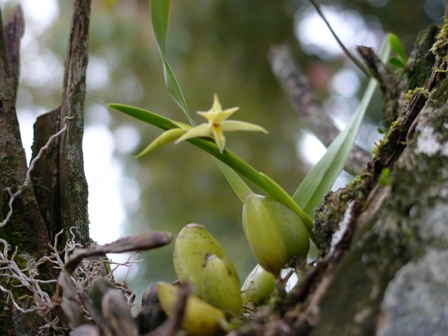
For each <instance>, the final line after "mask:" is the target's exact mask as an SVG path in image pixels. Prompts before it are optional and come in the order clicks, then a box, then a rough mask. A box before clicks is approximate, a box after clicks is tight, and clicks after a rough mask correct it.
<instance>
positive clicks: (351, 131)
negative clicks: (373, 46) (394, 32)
mask: <svg viewBox="0 0 448 336" xmlns="http://www.w3.org/2000/svg"><path fill="white" fill-rule="evenodd" d="M386 41H387V39H386V40H385V42H384V43H383V47H382V51H381V59H382V61H383V62H384V61H386V60H387V57H389V53H390V47H389V44H388V43H386ZM376 86H377V82H376V80H375V79H370V81H369V84H368V86H367V89H366V92H365V94H364V97H363V98H362V100H361V102H360V104H359V107H358V109H357V111H356V113H355V115H354V116H353V118H352V120H351V122H350V123H349V124H348V125H347V127H346V128H345V130H344V131H343V132H341V133H339V135H338V136H337V137H336V139H335V140H334V141H333V142H332V143H331V145H330V146H329V147H328V149H327V152H326V153H325V155H324V156H323V157H322V158H321V159H320V160H319V162H318V163H317V164H316V165H315V166H314V167H313V168H312V169H311V171H310V172H309V173H308V174H307V175H306V177H305V178H304V179H303V181H302V183H301V184H300V186H299V187H298V189H297V190H296V192H295V193H294V195H293V199H294V200H295V201H296V202H297V204H298V205H299V206H300V207H301V208H302V209H303V210H304V211H305V213H306V214H307V215H308V216H310V217H312V216H313V211H314V208H316V207H318V206H320V205H321V204H322V201H323V199H324V196H325V194H326V193H327V192H328V191H330V190H331V187H332V186H333V184H334V182H335V181H336V179H337V177H338V176H339V174H340V173H341V171H342V169H343V167H344V165H345V162H346V161H347V158H348V156H349V153H350V150H351V148H352V146H353V143H354V141H355V138H356V134H357V133H358V129H359V126H360V125H361V121H362V119H363V117H364V114H365V112H366V110H367V107H368V105H369V102H370V100H371V98H372V96H373V93H374V91H375V88H376Z"/></svg>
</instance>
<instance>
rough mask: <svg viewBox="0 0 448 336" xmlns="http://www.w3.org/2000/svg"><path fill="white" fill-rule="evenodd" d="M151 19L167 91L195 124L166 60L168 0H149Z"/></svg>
mask: <svg viewBox="0 0 448 336" xmlns="http://www.w3.org/2000/svg"><path fill="white" fill-rule="evenodd" d="M150 5H151V20H152V28H153V30H154V34H155V36H156V41H157V45H158V47H159V52H160V56H161V58H162V62H163V74H164V77H165V85H166V87H167V89H168V92H169V93H170V94H171V96H172V97H173V99H174V101H175V102H176V103H177V104H178V105H179V107H180V108H181V109H182V111H184V113H185V115H186V116H187V118H188V120H189V121H190V123H191V124H192V125H193V126H195V125H196V123H195V122H194V120H193V118H191V116H190V112H189V111H188V106H187V102H186V100H185V97H184V94H183V93H182V90H181V88H180V85H179V82H178V81H177V78H176V76H175V75H174V72H173V70H172V69H171V67H170V65H169V63H168V60H167V58H166V55H165V52H166V34H167V31H168V19H169V16H170V6H171V1H170V0H151V1H150Z"/></svg>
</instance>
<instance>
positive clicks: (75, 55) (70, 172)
mask: <svg viewBox="0 0 448 336" xmlns="http://www.w3.org/2000/svg"><path fill="white" fill-rule="evenodd" d="M89 15H90V0H78V1H76V2H75V10H74V14H73V22H72V30H71V34H70V41H69V47H68V54H67V60H66V67H65V68H66V70H65V79H64V84H63V97H62V103H61V107H60V108H57V109H56V110H55V111H53V112H50V113H49V114H46V115H44V116H42V117H40V118H38V121H37V122H36V125H35V139H34V145H33V159H34V158H36V157H37V156H38V153H39V150H40V149H41V148H42V147H44V145H45V144H46V143H47V141H48V139H49V138H50V136H52V135H54V134H56V133H57V132H58V131H59V130H60V129H61V128H63V126H64V125H65V123H67V130H66V131H65V132H63V133H61V135H60V136H59V138H57V139H56V140H55V141H53V143H52V144H51V145H50V147H49V148H48V149H47V151H45V152H43V154H42V155H41V156H40V158H39V160H38V161H37V164H36V166H35V169H34V170H32V171H31V173H32V174H31V177H32V179H31V180H32V181H33V182H31V180H29V181H28V182H26V183H25V181H27V171H28V169H29V167H28V165H27V163H26V157H25V151H24V149H23V146H22V142H21V137H20V130H19V124H18V119H17V114H16V108H15V104H16V96H17V86H18V78H19V67H20V57H19V51H20V39H21V37H22V35H23V31H24V24H23V15H22V11H21V9H20V7H18V8H17V9H16V11H15V12H14V14H13V15H12V16H11V18H9V19H8V21H6V22H5V23H4V24H3V23H2V22H1V20H2V18H1V11H0V130H1V133H0V187H1V209H0V222H2V225H0V238H1V239H3V240H4V241H6V242H7V243H8V244H9V245H10V246H11V247H12V248H13V249H14V248H16V247H17V251H18V253H17V255H16V257H15V258H14V260H15V262H16V263H17V265H18V266H19V268H21V269H24V268H25V267H26V265H28V264H32V263H35V262H36V261H37V260H38V259H40V258H41V257H43V256H45V255H47V254H48V247H49V246H48V245H49V244H50V243H52V242H53V239H54V237H55V234H56V233H57V232H59V231H60V230H61V229H64V233H65V234H68V232H69V229H70V228H71V227H73V228H74V232H75V233H76V241H77V242H78V243H81V244H85V243H87V242H89V235H88V216H87V183H86V179H85V176H84V165H83V156H82V136H83V130H84V124H83V111H84V98H85V75H86V69H87V60H88V57H87V51H88V49H87V48H88V28H89V20H90V18H89ZM66 117H69V118H71V119H70V120H67V118H66ZM8 188H10V192H8ZM20 189H23V191H22V193H21V194H20V195H17V197H15V199H14V201H13V203H12V210H13V212H12V216H11V217H10V218H9V217H7V216H8V214H9V213H10V204H9V203H10V199H11V195H12V194H14V193H16V191H17V190H20ZM7 218H9V220H6V219H7ZM61 243H63V242H61ZM3 244H5V243H4V242H3ZM1 249H3V245H2V246H1ZM5 251H6V250H5ZM11 254H12V252H9V255H6V253H3V254H2V255H1V258H0V266H1V268H2V270H1V273H0V275H1V277H0V286H2V292H0V306H1V307H2V309H1V313H0V334H1V335H36V334H37V333H38V332H39V327H41V326H43V325H44V324H45V323H46V322H45V320H44V319H42V318H41V317H40V316H39V315H38V314H37V313H26V314H24V313H23V312H21V311H20V310H18V309H16V307H14V306H13V305H12V303H11V300H10V299H9V298H7V296H6V295H5V294H4V291H3V289H5V290H11V291H12V292H13V293H14V297H15V298H16V302H19V304H20V306H21V308H22V309H24V310H26V309H29V308H30V307H32V306H34V305H35V304H36V302H33V300H23V299H19V297H22V296H26V295H28V296H29V295H30V292H28V291H27V289H26V288H25V287H23V284H22V286H19V287H17V285H18V284H19V283H18V282H16V280H14V281H12V280H11V278H8V275H7V274H8V265H9V261H8V259H7V258H6V257H11ZM55 277H56V274H55V270H54V269H52V267H51V265H48V264H47V265H43V266H41V267H40V268H39V279H43V280H45V279H55ZM14 286H15V287H14ZM43 287H45V288H44V290H46V291H48V294H49V295H51V292H52V286H49V285H48V286H45V285H44V286H43ZM4 307H5V309H4ZM47 321H48V320H47Z"/></svg>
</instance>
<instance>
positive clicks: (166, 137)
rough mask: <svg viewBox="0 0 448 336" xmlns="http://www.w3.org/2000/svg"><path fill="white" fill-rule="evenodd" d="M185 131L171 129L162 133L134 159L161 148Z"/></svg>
mask: <svg viewBox="0 0 448 336" xmlns="http://www.w3.org/2000/svg"><path fill="white" fill-rule="evenodd" d="M185 132H186V131H185V130H184V129H181V128H172V129H170V130H168V131H165V132H163V133H162V134H161V135H159V136H158V137H157V138H156V139H155V140H154V141H153V142H151V143H150V144H149V145H148V146H147V147H146V148H145V149H144V150H143V151H141V152H140V153H139V154H138V155H137V156H136V157H135V158H137V159H138V158H141V157H142V156H144V155H146V154H149V153H150V152H152V151H153V150H155V149H157V148H159V147H162V146H164V145H166V144H168V143H170V142H172V141H174V140H176V139H177V138H179V137H181V136H182V135H183V134H185Z"/></svg>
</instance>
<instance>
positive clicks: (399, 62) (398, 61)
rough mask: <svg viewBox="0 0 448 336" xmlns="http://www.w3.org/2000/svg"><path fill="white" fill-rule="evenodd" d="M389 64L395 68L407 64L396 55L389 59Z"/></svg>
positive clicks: (401, 67)
mask: <svg viewBox="0 0 448 336" xmlns="http://www.w3.org/2000/svg"><path fill="white" fill-rule="evenodd" d="M389 64H390V65H393V66H394V67H396V68H400V69H406V67H407V65H406V64H405V63H403V61H402V60H401V59H399V58H397V57H391V58H390V59H389Z"/></svg>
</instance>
